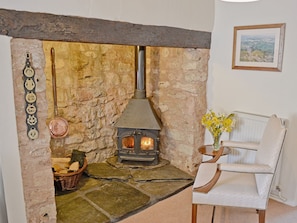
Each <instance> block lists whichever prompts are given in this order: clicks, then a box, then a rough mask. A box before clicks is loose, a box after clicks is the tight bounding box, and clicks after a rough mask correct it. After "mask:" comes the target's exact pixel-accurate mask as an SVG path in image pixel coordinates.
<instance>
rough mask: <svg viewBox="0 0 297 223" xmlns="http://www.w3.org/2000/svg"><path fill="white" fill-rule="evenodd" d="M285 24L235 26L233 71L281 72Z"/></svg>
mask: <svg viewBox="0 0 297 223" xmlns="http://www.w3.org/2000/svg"><path fill="white" fill-rule="evenodd" d="M285 27H286V24H285V23H279V24H267V25H252V26H235V27H234V36H233V55H232V69H242V70H263V71H281V70H282V62H283V53H284V40H285Z"/></svg>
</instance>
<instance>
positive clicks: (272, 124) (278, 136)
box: [255, 115, 286, 197]
mask: <svg viewBox="0 0 297 223" xmlns="http://www.w3.org/2000/svg"><path fill="white" fill-rule="evenodd" d="M285 134H286V128H285V126H284V125H283V124H282V121H281V119H279V118H277V117H276V115H272V116H271V117H270V118H269V120H268V123H267V125H266V127H265V130H264V133H263V137H262V140H261V142H260V146H259V150H258V151H257V154H256V158H255V162H256V163H258V164H267V165H269V166H270V167H271V168H272V170H273V172H272V173H271V174H256V176H255V177H256V184H257V189H258V193H259V195H260V196H261V197H266V196H268V194H269V191H270V188H269V187H270V185H271V182H272V178H273V174H274V172H275V170H276V166H277V163H278V159H279V156H280V153H281V149H282V144H283V141H284V138H285Z"/></svg>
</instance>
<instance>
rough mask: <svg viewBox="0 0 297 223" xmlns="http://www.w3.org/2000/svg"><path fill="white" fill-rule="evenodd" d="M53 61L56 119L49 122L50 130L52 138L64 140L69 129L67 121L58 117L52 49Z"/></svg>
mask: <svg viewBox="0 0 297 223" xmlns="http://www.w3.org/2000/svg"><path fill="white" fill-rule="evenodd" d="M51 61H52V85H53V98H54V118H53V119H52V120H51V121H50V122H49V129H50V133H51V136H52V138H63V137H65V136H66V135H67V134H68V131H69V128H68V122H67V120H66V119H64V118H62V117H59V116H58V105H57V104H58V103H57V86H56V67H55V49H54V48H51Z"/></svg>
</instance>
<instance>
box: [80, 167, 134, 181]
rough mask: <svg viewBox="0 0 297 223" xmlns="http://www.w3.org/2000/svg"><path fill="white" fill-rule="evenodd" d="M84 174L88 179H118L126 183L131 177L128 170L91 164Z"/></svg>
mask: <svg viewBox="0 0 297 223" xmlns="http://www.w3.org/2000/svg"><path fill="white" fill-rule="evenodd" d="M86 173H87V175H88V176H89V177H93V178H96V179H109V180H112V179H119V180H125V181H126V180H128V179H129V178H130V177H131V176H130V172H129V170H128V169H118V168H115V167H113V166H111V165H109V164H107V163H91V164H89V165H88V167H87V171H86Z"/></svg>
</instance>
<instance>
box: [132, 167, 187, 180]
mask: <svg viewBox="0 0 297 223" xmlns="http://www.w3.org/2000/svg"><path fill="white" fill-rule="evenodd" d="M131 175H132V177H133V179H134V180H135V181H168V180H170V181H171V180H193V177H192V176H191V175H189V174H187V173H185V172H183V171H182V170H180V169H178V168H176V167H174V166H172V165H170V164H169V165H165V166H163V167H159V168H155V169H150V170H134V169H132V170H131Z"/></svg>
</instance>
